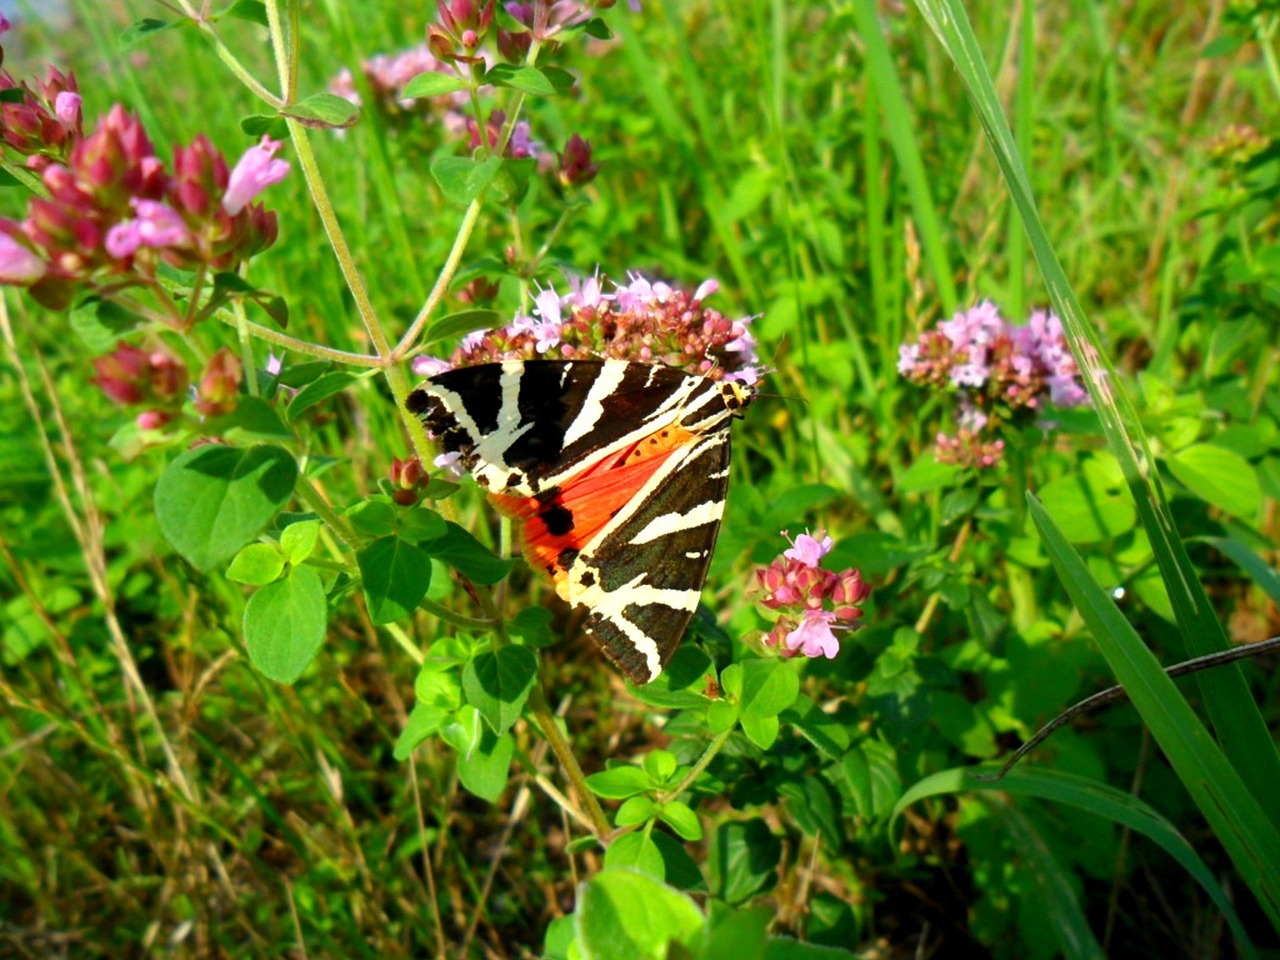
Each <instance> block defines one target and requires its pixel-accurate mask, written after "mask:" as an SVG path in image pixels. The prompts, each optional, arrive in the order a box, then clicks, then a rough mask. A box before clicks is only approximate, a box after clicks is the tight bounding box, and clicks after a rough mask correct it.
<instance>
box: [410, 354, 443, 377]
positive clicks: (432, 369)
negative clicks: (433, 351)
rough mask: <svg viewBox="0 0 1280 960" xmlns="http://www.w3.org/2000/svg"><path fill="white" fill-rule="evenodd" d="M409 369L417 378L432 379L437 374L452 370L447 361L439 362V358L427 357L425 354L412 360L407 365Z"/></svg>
mask: <svg viewBox="0 0 1280 960" xmlns="http://www.w3.org/2000/svg"><path fill="white" fill-rule="evenodd" d="M409 369H410V370H412V371H413V372H414V374H415V375H416V376H419V377H434V376H435V375H436V374H438V373H444V372H445V371H446V370H452V369H453V366H452V364H450V363H449V361H448V360H441V359H440V358H439V357H429V356H427V355H426V354H422V355H421V356H417V357H414V358H413V362H412V363H410V364H409Z"/></svg>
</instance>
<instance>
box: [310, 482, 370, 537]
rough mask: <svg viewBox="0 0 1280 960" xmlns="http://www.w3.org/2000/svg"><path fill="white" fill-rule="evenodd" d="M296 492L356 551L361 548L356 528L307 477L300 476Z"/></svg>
mask: <svg viewBox="0 0 1280 960" xmlns="http://www.w3.org/2000/svg"><path fill="white" fill-rule="evenodd" d="M294 493H296V494H297V495H298V499H299V500H301V501H302V502H303V503H304V504H306V505H307V507H309V508H310V509H311V510H313V511H314V512H315V515H316V516H317V517H319V518H320V519H321V520H323V521H324V522H325V524H326V525H327V526H328V527H329V529H330V530H332V531H333V532H334V533H336V534H337V535H338V537H339V538H340V539H341V540H342V542H343V543H345V544H346V545H347V546H348V547H349V548H350V549H351V551H352V552H353V553H354V552H356V551H358V550H359V549H360V546H361V544H360V538H359V537H357V536H356V533H355V531H354V530H352V529H351V526H350V525H349V524H348V523H347V521H346V520H345V519H344V518H343V517H341V516H339V515H338V511H336V510H334V509H333V507H331V506H329V504H328V502H327V501H326V500H325V499H324V497H322V496H320V491H319V490H317V489H316V488H315V485H314V484H312V482H311V481H310V480H308V479H307V478H306V477H299V478H298V483H297V486H296V487H295V488H294Z"/></svg>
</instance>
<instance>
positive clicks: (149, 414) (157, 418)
mask: <svg viewBox="0 0 1280 960" xmlns="http://www.w3.org/2000/svg"><path fill="white" fill-rule="evenodd" d="M172 420H173V414H172V413H168V412H167V411H164V410H143V411H142V412H141V413H140V414H138V415H137V416H136V417H134V422H135V423H136V424H137V425H138V428H139V429H140V430H160V429H161V428H163V427H164V426H166V425H167V424H168V423H169V422H170V421H172Z"/></svg>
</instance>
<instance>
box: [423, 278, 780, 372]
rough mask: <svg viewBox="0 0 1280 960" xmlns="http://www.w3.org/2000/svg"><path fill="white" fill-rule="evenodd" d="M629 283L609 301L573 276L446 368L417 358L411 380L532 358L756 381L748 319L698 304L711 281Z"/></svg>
mask: <svg viewBox="0 0 1280 960" xmlns="http://www.w3.org/2000/svg"><path fill="white" fill-rule="evenodd" d="M629 276H630V282H629V283H627V284H626V285H617V284H615V285H614V290H613V292H612V293H605V292H604V288H603V285H602V283H601V278H600V277H598V276H591V277H585V278H584V277H574V276H570V277H569V278H568V279H569V286H570V292H569V293H567V294H564V295H561V294H560V293H558V292H556V290H555V289H554V288H552V287H547V288H546V289H544V290H542V291H541V292H540V293H539V294H538V296H537V297H536V298H535V300H534V309H533V315H532V316H525V315H519V314H518V315H517V316H516V317H515V319H514V320H512V321H511V323H509V324H507V326H505V327H503V328H502V329H501V330H491V331H488V332H483V331H476V332H475V333H472V334H469V335H468V336H466V337H465V338H463V340H462V343H461V345H460V346H459V347H458V349H457V350H455V351H454V353H453V355H452V356H451V357H450V358H449V359H448V360H441V359H438V358H435V357H419V358H418V359H416V360H415V361H414V365H413V369H414V372H415V373H417V374H418V375H419V376H430V375H432V374H434V373H439V372H440V371H442V370H447V369H449V368H451V367H457V366H470V365H474V364H477V363H492V362H495V361H499V360H513V359H525V360H530V359H534V358H537V357H542V358H544V359H551V360H573V359H590V358H605V359H617V360H639V361H643V362H645V363H663V364H667V365H668V366H673V367H681V368H684V369H687V370H690V371H692V372H695V373H700V374H702V375H703V376H706V377H709V378H711V379H712V380H736V381H738V382H741V383H745V384H748V385H751V384H754V383H756V382H757V381H758V380H759V379H760V377H761V374H762V373H763V370H762V368H761V367H760V366H759V361H758V360H757V357H756V342H755V337H753V336H752V335H751V331H750V329H749V325H750V323H751V320H752V318H751V317H744V318H742V319H740V320H730V319H729V318H728V317H726V316H724V315H723V314H722V313H720V312H719V311H717V310H713V309H711V308H710V307H707V306H706V305H705V304H704V302H703V301H704V300H705V299H706V298H707V297H709V296H711V295H712V294H713V293H715V292H716V291H717V290H718V289H719V288H720V285H719V284H718V283H717V282H716V281H714V280H708V281H706V282H705V283H703V284H702V285H701V286H699V287H698V288H697V289H696V290H693V291H689V290H684V289H681V288H678V287H673V286H671V285H669V284H666V283H663V282H661V281H650V280H647V279H645V278H644V277H642V276H640V275H639V274H637V273H632V274H630V275H629Z"/></svg>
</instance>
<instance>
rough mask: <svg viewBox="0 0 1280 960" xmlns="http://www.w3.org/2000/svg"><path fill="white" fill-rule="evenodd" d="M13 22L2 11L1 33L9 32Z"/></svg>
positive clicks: (0, 19)
mask: <svg viewBox="0 0 1280 960" xmlns="http://www.w3.org/2000/svg"><path fill="white" fill-rule="evenodd" d="M12 26H13V24H11V23H10V22H9V18H8V17H6V16H5V15H4V14H3V13H0V33H8V32H9V30H10V29H11V28H12Z"/></svg>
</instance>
